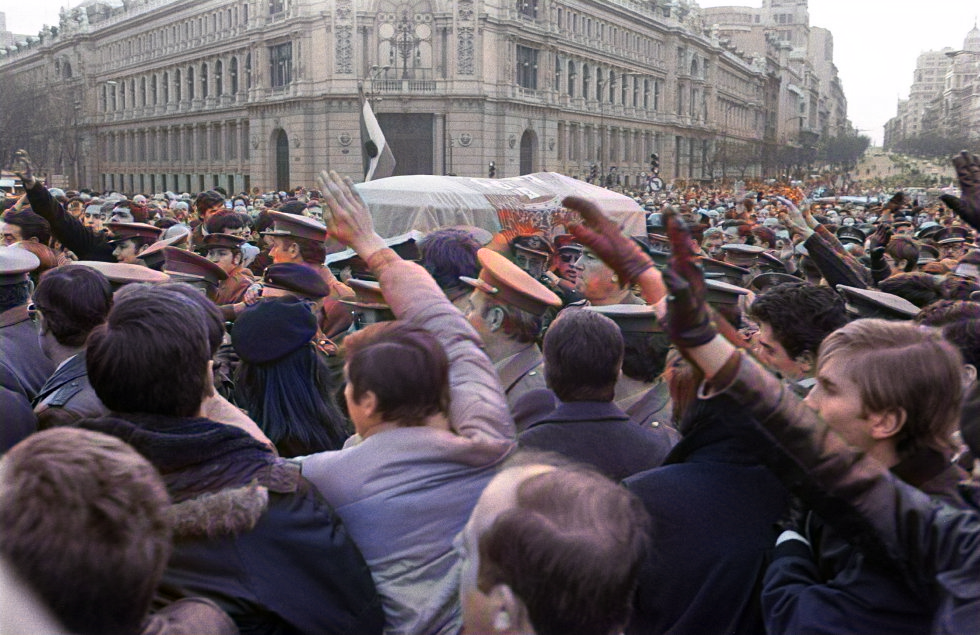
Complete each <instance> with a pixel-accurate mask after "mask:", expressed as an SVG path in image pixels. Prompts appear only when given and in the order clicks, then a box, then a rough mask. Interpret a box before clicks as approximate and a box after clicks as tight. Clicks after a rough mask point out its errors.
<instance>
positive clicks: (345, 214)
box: [317, 170, 385, 258]
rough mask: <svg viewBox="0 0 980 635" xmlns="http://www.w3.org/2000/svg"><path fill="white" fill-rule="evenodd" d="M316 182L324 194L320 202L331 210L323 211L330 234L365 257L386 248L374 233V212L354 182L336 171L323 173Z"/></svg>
mask: <svg viewBox="0 0 980 635" xmlns="http://www.w3.org/2000/svg"><path fill="white" fill-rule="evenodd" d="M317 182H318V183H319V184H320V187H321V189H322V191H323V198H322V199H321V200H322V201H323V202H324V203H326V205H327V207H328V208H329V210H330V211H329V213H327V210H326V209H324V214H323V220H324V222H325V223H326V224H327V232H328V233H329V234H330V235H331V236H332V237H333V238H335V239H337V240H338V241H339V242H341V243H343V244H344V245H347V246H349V247H352V248H353V249H354V251H356V252H357V253H358V254H359V255H360V256H361V257H364V258H366V257H367V256H368V255H370V253H374V252H375V251H377V250H379V249H384V247H385V244H384V241H383V240H382V239H381V237H380V236H378V234H377V233H376V232H375V231H374V219H372V218H371V211H370V210H369V209H368V206H367V204H365V203H364V199H362V198H361V195H360V194H358V193H357V190H355V189H354V182H353V181H351V180H350V178H348V177H343V178H341V176H340V175H339V174H337V173H336V172H334V171H333V170H330V172H329V173H328V172H327V171H325V170H324V171H323V172H320V175H319V176H318V177H317Z"/></svg>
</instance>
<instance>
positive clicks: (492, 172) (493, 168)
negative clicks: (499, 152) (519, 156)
mask: <svg viewBox="0 0 980 635" xmlns="http://www.w3.org/2000/svg"><path fill="white" fill-rule="evenodd" d="M496 176H497V164H496V163H494V162H493V161H491V162H490V178H491V179H492V178H494V177H496Z"/></svg>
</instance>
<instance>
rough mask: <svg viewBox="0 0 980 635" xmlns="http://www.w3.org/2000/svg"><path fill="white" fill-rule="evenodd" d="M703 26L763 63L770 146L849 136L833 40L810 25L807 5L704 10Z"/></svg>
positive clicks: (768, 2) (776, 2) (767, 3)
mask: <svg viewBox="0 0 980 635" xmlns="http://www.w3.org/2000/svg"><path fill="white" fill-rule="evenodd" d="M704 21H705V24H706V25H707V26H708V28H709V29H710V30H711V31H712V32H713V33H714V34H716V35H717V37H719V38H721V41H722V42H723V43H728V44H730V45H731V46H733V47H735V48H736V49H737V50H739V51H745V52H747V53H748V54H749V55H753V56H756V57H758V58H760V59H765V60H766V69H767V72H768V73H769V74H770V75H771V76H772V77H773V78H774V80H775V83H776V84H777V91H778V92H777V94H776V95H775V96H774V101H773V103H770V104H768V105H767V111H768V112H769V113H770V114H771V116H772V117H773V120H772V121H771V122H770V125H769V130H770V137H769V139H768V141H769V142H770V143H774V144H777V145H784V144H787V143H808V144H813V143H815V142H816V140H817V139H819V138H820V137H822V136H825V137H837V136H843V135H846V134H848V133H850V132H851V126H850V122H849V121H848V119H847V98H846V97H845V95H844V88H843V86H842V84H841V81H840V78H839V76H838V73H837V67H836V65H835V64H834V39H833V35H832V34H831V32H830V31H828V30H827V29H823V28H820V27H815V26H811V25H810V14H809V10H808V0H763V1H762V6H761V7H758V8H755V7H717V8H711V9H705V10H704Z"/></svg>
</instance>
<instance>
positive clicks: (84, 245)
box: [13, 150, 116, 262]
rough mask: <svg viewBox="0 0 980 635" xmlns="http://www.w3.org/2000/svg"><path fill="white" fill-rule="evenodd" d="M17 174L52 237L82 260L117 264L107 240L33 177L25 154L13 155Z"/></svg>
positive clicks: (32, 207)
mask: <svg viewBox="0 0 980 635" xmlns="http://www.w3.org/2000/svg"><path fill="white" fill-rule="evenodd" d="M13 169H14V172H15V173H16V174H17V176H19V177H20V180H21V182H22V183H23V184H24V189H25V190H26V191H27V200H28V201H29V202H30V204H31V209H32V210H34V213H35V214H38V215H40V216H43V217H44V219H45V220H47V221H48V223H49V224H50V225H51V235H52V236H54V237H55V238H56V239H57V240H58V242H60V243H61V244H62V246H63V247H65V249H69V250H71V251H72V252H74V253H75V255H76V256H78V257H79V258H80V259H82V260H103V261H106V262H115V261H116V259H115V258H114V257H113V255H112V246H111V245H109V243H108V242H107V241H106V239H105V237H104V236H102V235H100V234H97V233H96V232H94V231H92V230H91V229H90V228H88V227H86V226H84V225H83V224H82V223H81V221H79V220H78V219H77V218H75V217H74V216H72V215H71V214H69V213H68V212H67V211H66V210H65V208H64V207H62V206H61V204H60V203H58V201H56V200H54V197H53V196H51V193H50V192H48V189H47V188H46V187H44V184H43V183H41V182H40V181H38V180H37V179H36V178H35V177H34V166H33V164H32V163H31V158H30V156H28V154H27V152H25V151H24V150H18V151H17V153H16V154H15V155H14V168H13Z"/></svg>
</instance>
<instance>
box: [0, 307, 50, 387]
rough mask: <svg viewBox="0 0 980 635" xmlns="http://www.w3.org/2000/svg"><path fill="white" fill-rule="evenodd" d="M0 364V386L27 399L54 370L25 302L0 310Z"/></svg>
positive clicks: (42, 384)
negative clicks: (42, 347)
mask: <svg viewBox="0 0 980 635" xmlns="http://www.w3.org/2000/svg"><path fill="white" fill-rule="evenodd" d="M0 367H2V369H0V386H3V387H4V388H7V389H8V390H12V391H13V392H17V393H20V394H21V395H23V396H24V397H25V398H26V399H27V401H28V402H29V401H30V400H31V399H34V397H35V395H37V392H38V391H39V390H41V387H42V386H44V382H45V381H46V380H47V379H48V377H50V376H51V373H53V372H54V362H52V361H51V360H50V359H48V356H47V355H45V354H44V351H42V350H41V344H40V342H39V341H38V339H37V327H36V326H35V325H34V323H33V322H32V321H31V318H30V316H29V315H28V313H27V305H26V304H22V305H20V306H15V307H13V308H12V309H7V310H6V311H4V312H3V313H0Z"/></svg>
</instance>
